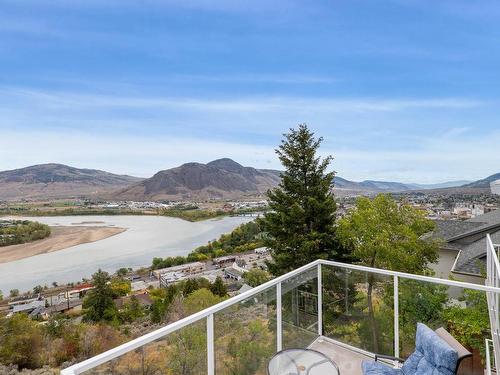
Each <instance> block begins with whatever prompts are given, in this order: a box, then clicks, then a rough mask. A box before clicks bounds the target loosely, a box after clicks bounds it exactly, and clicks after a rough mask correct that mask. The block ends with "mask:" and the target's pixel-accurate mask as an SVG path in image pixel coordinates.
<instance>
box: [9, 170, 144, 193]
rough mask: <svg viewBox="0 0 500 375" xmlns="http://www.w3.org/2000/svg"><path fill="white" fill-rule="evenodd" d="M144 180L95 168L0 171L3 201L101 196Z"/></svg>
mask: <svg viewBox="0 0 500 375" xmlns="http://www.w3.org/2000/svg"><path fill="white" fill-rule="evenodd" d="M138 181H141V179H140V178H137V177H131V176H126V175H117V174H113V173H108V172H104V171H100V170H95V169H79V168H74V167H70V166H67V165H63V164H39V165H33V166H30V167H26V168H20V169H14V170H10V171H3V172H0V199H3V200H13V199H22V198H24V199H45V198H70V197H79V196H97V195H100V194H103V193H109V192H111V191H115V190H116V189H119V188H123V187H125V186H128V185H131V184H133V183H136V182H138Z"/></svg>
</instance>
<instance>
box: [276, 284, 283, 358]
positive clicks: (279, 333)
mask: <svg viewBox="0 0 500 375" xmlns="http://www.w3.org/2000/svg"><path fill="white" fill-rule="evenodd" d="M282 313H283V311H282V309H281V283H278V284H277V285H276V351H277V352H279V351H281V350H282V349H283V322H282Z"/></svg>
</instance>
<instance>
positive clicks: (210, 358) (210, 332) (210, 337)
mask: <svg viewBox="0 0 500 375" xmlns="http://www.w3.org/2000/svg"><path fill="white" fill-rule="evenodd" d="M207 374H208V375H215V350H214V314H210V315H209V316H207Z"/></svg>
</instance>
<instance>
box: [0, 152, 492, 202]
mask: <svg viewBox="0 0 500 375" xmlns="http://www.w3.org/2000/svg"><path fill="white" fill-rule="evenodd" d="M280 173H281V172H280V171H278V170H273V169H256V168H252V167H244V166H242V165H241V164H239V163H237V162H235V161H234V160H231V159H228V158H223V159H218V160H214V161H211V162H209V163H207V164H203V163H186V164H183V165H181V166H179V167H176V168H171V169H166V170H162V171H159V172H158V173H156V174H155V175H154V176H153V177H151V178H147V179H140V178H137V177H131V176H126V175H116V174H112V173H108V172H104V171H100V170H95V169H79V168H74V167H70V166H67V165H62V164H41V165H34V166H31V167H26V168H21V169H15V170H11V171H4V172H0V200H17V199H54V198H71V197H99V198H105V199H115V200H189V199H192V200H205V199H241V198H245V197H256V196H264V194H265V193H266V192H267V190H269V189H271V188H273V187H275V186H277V185H278V184H279V182H280ZM497 179H500V174H496V175H493V176H490V177H488V178H486V179H484V180H480V181H476V182H472V183H471V182H469V181H451V182H445V183H442V184H428V185H425V184H405V183H400V182H390V181H375V180H365V181H361V182H355V181H349V180H346V179H344V178H342V177H339V176H336V177H335V180H334V191H335V193H336V194H337V195H339V196H342V195H353V194H376V193H381V192H407V191H420V190H425V191H429V192H438V193H442V194H448V193H449V194H451V193H473V194H474V193H487V192H489V184H490V182H491V181H494V180H497Z"/></svg>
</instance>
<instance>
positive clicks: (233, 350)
mask: <svg viewBox="0 0 500 375" xmlns="http://www.w3.org/2000/svg"><path fill="white" fill-rule="evenodd" d="M214 336H215V338H214V340H215V348H214V350H215V368H216V371H215V373H216V374H217V375H265V374H266V368H265V366H266V364H267V362H268V360H269V359H270V358H271V357H272V355H273V354H274V353H275V352H276V287H275V286H273V287H270V288H268V289H267V290H265V291H264V292H261V293H259V294H256V295H255V296H253V297H250V298H248V299H246V300H244V301H242V302H238V303H235V304H234V305H232V306H230V307H228V308H226V309H224V310H221V311H219V312H217V313H215V314H214Z"/></svg>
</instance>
